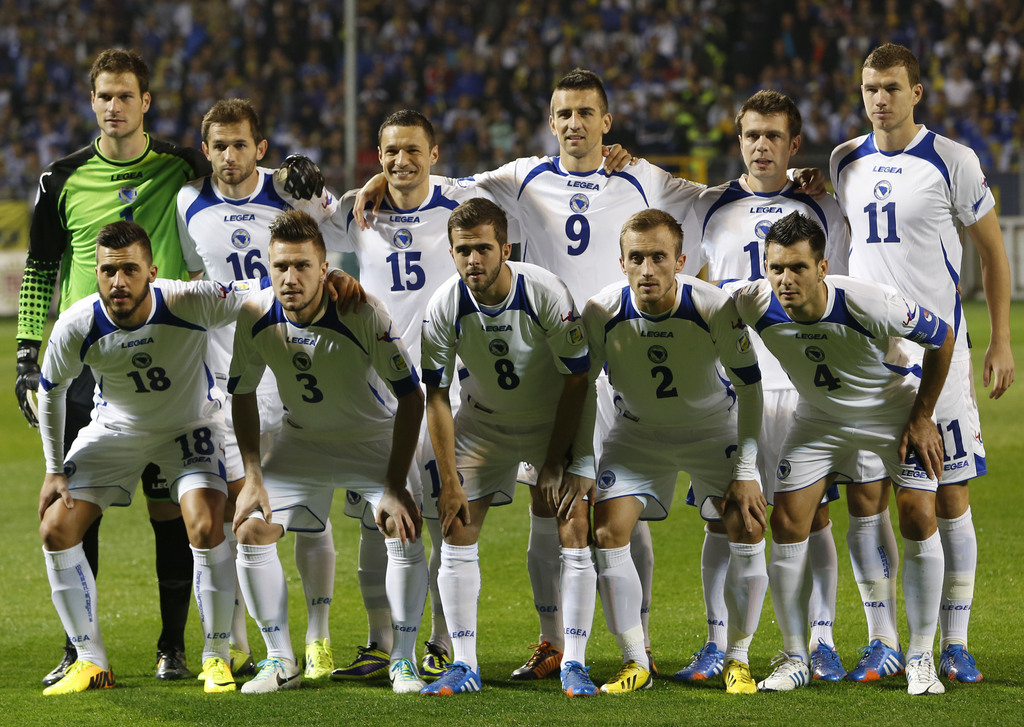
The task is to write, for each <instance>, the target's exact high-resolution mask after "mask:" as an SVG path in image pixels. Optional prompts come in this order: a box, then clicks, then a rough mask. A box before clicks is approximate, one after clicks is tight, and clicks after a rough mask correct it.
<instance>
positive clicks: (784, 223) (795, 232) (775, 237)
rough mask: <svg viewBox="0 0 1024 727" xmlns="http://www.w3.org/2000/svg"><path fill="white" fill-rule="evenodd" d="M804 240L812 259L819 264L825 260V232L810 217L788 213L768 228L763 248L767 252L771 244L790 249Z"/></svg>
mask: <svg viewBox="0 0 1024 727" xmlns="http://www.w3.org/2000/svg"><path fill="white" fill-rule="evenodd" d="M804 240H806V241H807V242H808V244H810V246H811V252H813V253H814V259H815V260H816V261H818V262H821V261H822V260H823V259H824V258H825V231H824V230H823V229H821V225H819V224H818V223H817V222H815V221H814V220H812V219H811V218H810V217H804V216H803V215H802V214H800V213H799V212H790V213H789V214H788V215H786V216H785V217H783V218H782V219H779V220H776V221H775V224H773V225H772V226H771V227H769V228H768V233H767V234H766V235H765V236H764V247H765V250H767V249H768V246H769V245H771V244H773V243H774V244H776V245H779V246H780V247H790V246H791V245H798V244H800V243H801V242H803V241H804Z"/></svg>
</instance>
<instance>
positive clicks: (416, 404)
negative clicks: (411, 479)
mask: <svg viewBox="0 0 1024 727" xmlns="http://www.w3.org/2000/svg"><path fill="white" fill-rule="evenodd" d="M422 420H423V392H422V391H421V390H420V387H419V385H418V384H414V385H413V386H412V387H410V388H409V389H408V390H407V391H405V392H404V393H403V394H402V395H401V396H399V397H398V409H397V410H396V411H395V422H394V431H393V433H392V435H391V456H390V458H389V459H388V469H387V473H386V474H385V476H384V496H383V497H382V498H381V501H380V506H379V507H378V508H377V527H378V528H379V529H380V531H381V532H382V533H384V534H385V535H388V536H389V537H393V538H398V539H399V540H401V541H402V542H403V543H405V542H407V541H415V540H416V538H418V537H419V536H420V532H421V530H422V528H423V518H422V517H421V515H420V509H419V507H418V506H417V505H416V503H415V502H414V501H413V499H412V495H410V494H409V491H408V490H407V489H406V487H405V482H406V479H407V478H408V476H409V467H410V465H411V464H412V460H413V455H415V453H416V446H417V444H418V443H419V437H420V422H421V421H422ZM389 519H390V520H391V523H390V529H389V527H388V520H389Z"/></svg>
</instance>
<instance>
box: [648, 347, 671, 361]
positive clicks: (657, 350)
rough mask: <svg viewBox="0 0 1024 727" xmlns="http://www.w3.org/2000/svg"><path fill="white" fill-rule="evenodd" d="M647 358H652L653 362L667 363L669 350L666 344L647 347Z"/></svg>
mask: <svg viewBox="0 0 1024 727" xmlns="http://www.w3.org/2000/svg"><path fill="white" fill-rule="evenodd" d="M647 358H649V359H650V360H651V363H656V364H660V363H665V361H666V360H667V359H668V351H666V350H665V347H664V346H651V347H650V348H649V349H647Z"/></svg>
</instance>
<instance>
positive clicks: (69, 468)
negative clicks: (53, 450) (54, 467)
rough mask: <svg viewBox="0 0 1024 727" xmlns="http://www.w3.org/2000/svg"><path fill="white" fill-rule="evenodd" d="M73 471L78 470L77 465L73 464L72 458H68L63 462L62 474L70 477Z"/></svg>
mask: <svg viewBox="0 0 1024 727" xmlns="http://www.w3.org/2000/svg"><path fill="white" fill-rule="evenodd" d="M75 472H78V465H76V464H75V462H74V460H70V459H69V460H68V461H67V462H65V463H64V476H65V477H71V476H72V475H74V474H75Z"/></svg>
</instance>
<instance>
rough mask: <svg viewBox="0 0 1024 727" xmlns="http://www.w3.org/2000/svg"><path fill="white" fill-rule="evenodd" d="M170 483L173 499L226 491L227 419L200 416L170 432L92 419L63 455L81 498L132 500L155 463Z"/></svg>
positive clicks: (107, 503) (102, 502) (106, 503)
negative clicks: (203, 491)
mask: <svg viewBox="0 0 1024 727" xmlns="http://www.w3.org/2000/svg"><path fill="white" fill-rule="evenodd" d="M150 462H152V463H154V464H155V465H157V466H158V467H159V468H160V475H161V477H162V478H163V479H165V480H166V481H167V482H168V483H169V490H170V499H171V502H173V503H175V504H178V503H180V502H181V498H182V496H184V495H185V493H186V492H190V491H192V490H198V489H208V490H217V491H218V492H222V493H224V495H225V496H226V495H227V492H228V488H227V484H226V482H225V469H224V445H223V420H221V419H220V418H219V416H218V418H217V419H214V420H209V419H207V420H201V421H199V422H196V423H195V424H193V425H190V426H189V427H187V428H185V429H182V430H179V431H176V432H168V433H160V434H154V433H148V432H146V433H143V432H136V431H129V430H122V429H115V428H113V427H112V426H110V425H106V424H99V423H97V422H90V423H89V424H88V425H87V426H85V427H84V428H83V429H81V430H80V431H79V432H78V436H77V437H75V441H74V443H73V444H72V445H71V450H70V451H69V452H68V454H67V456H66V457H65V458H64V474H66V475H67V476H68V488H69V489H70V490H71V494H72V496H73V497H74V498H75V499H76V500H84V501H86V502H91V503H93V504H95V505H98V506H99V507H100V509H101V510H106V509H107V508H108V507H111V506H117V507H125V506H127V505H130V504H131V503H132V497H133V496H134V495H135V487H136V485H137V484H138V482H139V476H140V475H141V474H142V471H143V470H144V469H145V468H146V466H147V465H148V464H149V463H150Z"/></svg>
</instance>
